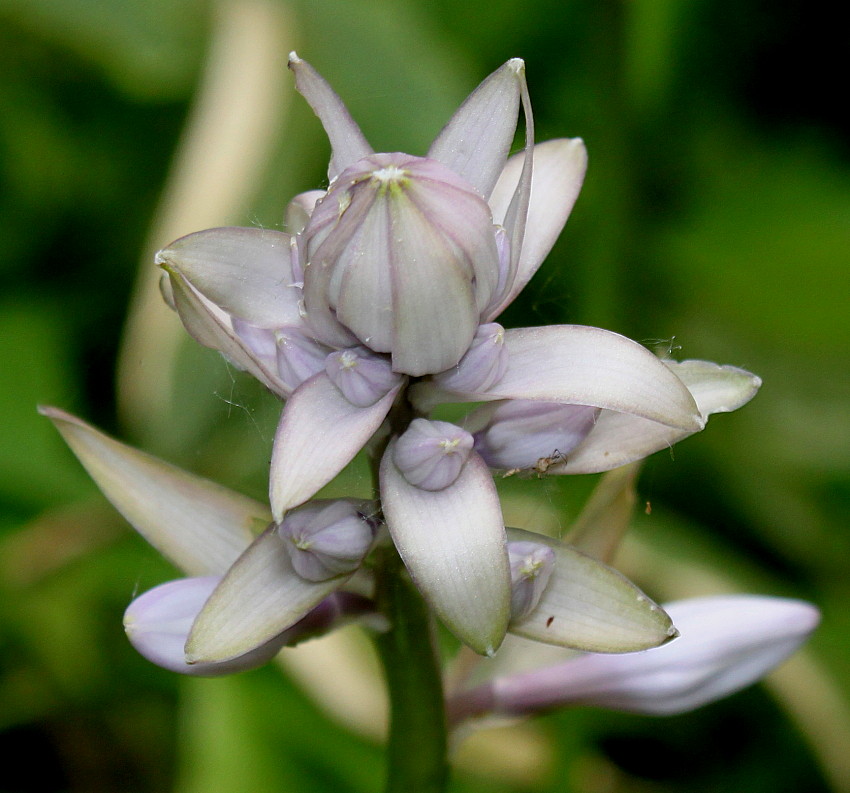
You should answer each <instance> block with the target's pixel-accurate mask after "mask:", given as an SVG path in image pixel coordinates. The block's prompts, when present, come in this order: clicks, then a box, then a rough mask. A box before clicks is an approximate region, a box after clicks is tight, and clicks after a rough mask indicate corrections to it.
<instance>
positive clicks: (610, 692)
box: [461, 595, 820, 716]
mask: <svg viewBox="0 0 850 793" xmlns="http://www.w3.org/2000/svg"><path fill="white" fill-rule="evenodd" d="M664 609H665V610H666V611H667V612H668V614H669V615H670V617H671V618H672V619H673V621H674V622H675V624H676V626H677V628H678V629H679V632H680V634H681V635H680V636H679V638H677V639H674V640H673V641H671V642H669V643H668V644H665V645H662V646H661V647H656V648H654V649H651V650H644V651H641V652H637V653H624V654H622V655H598V654H587V655H581V656H578V657H576V658H573V659H571V660H568V661H564V662H563V663H560V664H556V665H554V666H548V667H544V668H542V669H537V670H535V671H531V672H525V673H521V674H516V675H509V676H505V677H500V678H496V679H495V680H493V681H492V682H491V683H490V684H489V687H488V689H489V690H488V692H486V693H487V696H486V697H482V693H483V692H469V700H470V702H472V701H473V700H478V699H480V700H481V701H486V700H488V699H489V702H488V703H487V708H488V709H489V710H493V711H494V712H500V713H513V714H519V713H531V712H534V711H537V710H541V709H548V708H551V707H553V706H556V705H569V704H573V705H577V704H583V705H595V706H597V707H603V708H610V709H612V710H621V711H627V712H631V713H644V714H650V715H657V716H661V715H672V714H676V713H686V712H688V711H691V710H694V709H695V708H698V707H701V706H702V705H705V704H707V703H709V702H713V701H714V700H717V699H720V698H722V697H725V696H728V695H729V694H732V693H733V692H735V691H739V690H740V689H742V688H745V687H746V686H749V685H750V684H752V683H754V682H756V681H757V680H758V679H759V678H761V677H763V676H764V675H766V674H767V673H768V672H770V671H771V670H772V669H773V668H774V667H776V666H778V665H779V664H780V663H782V661H784V660H785V659H786V658H787V657H788V656H789V655H791V653H793V652H794V651H795V650H796V649H797V648H798V647H799V646H800V645H801V644H802V643H803V642H804V641H805V640H806V639H807V638H808V636H809V634H810V633H811V632H812V631H813V630H814V629H815V627H816V626H817V624H818V621H819V619H820V615H819V613H818V610H817V609H816V608H815V607H814V606H812V605H810V604H809V603H804V602H802V601H798V600H786V599H783V598H771V597H759V596H755V595H728V596H718V597H704V598H694V599H691V600H682V601H679V602H677V603H672V604H669V605H665V606H664ZM461 696H462V697H463V696H465V695H461Z"/></svg>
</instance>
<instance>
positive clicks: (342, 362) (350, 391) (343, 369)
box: [325, 347, 401, 408]
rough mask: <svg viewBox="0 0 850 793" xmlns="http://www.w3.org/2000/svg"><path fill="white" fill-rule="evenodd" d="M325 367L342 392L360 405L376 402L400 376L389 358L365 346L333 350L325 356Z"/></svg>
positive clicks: (396, 382) (394, 384)
mask: <svg viewBox="0 0 850 793" xmlns="http://www.w3.org/2000/svg"><path fill="white" fill-rule="evenodd" d="M325 371H326V372H327V373H328V377H330V379H331V381H332V382H333V384H334V385H335V386H336V387H337V388H338V389H339V390H340V391H341V392H342V394H343V396H344V397H345V398H346V399H347V400H348V401H349V402H351V404H352V405H356V406H357V407H361V408H366V407H369V406H370V405H374V404H375V403H376V402H377V401H378V400H379V399H381V398H383V397H385V396H386V395H387V394H388V393H389V391H390V390H391V389H392V388H395V386H397V385H398V384H399V381H400V380H401V375H398V374H396V373H395V372H394V371H393V370H392V368H391V367H390V360H389V358H387V357H386V356H385V355H378V354H377V353H374V352H371V351H370V350H367V349H366V348H365V347H351V348H349V349H347V350H339V351H338V352H332V353H331V354H330V355H328V356H327V358H326V359H325Z"/></svg>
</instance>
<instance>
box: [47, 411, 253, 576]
mask: <svg viewBox="0 0 850 793" xmlns="http://www.w3.org/2000/svg"><path fill="white" fill-rule="evenodd" d="M39 410H40V412H41V413H42V415H44V416H47V417H48V418H49V419H51V420H52V421H53V423H54V424H55V425H56V428H57V429H58V430H59V432H60V433H62V437H63V438H64V439H65V441H66V442H67V443H68V445H69V446H70V447H71V451H73V452H74V454H76V455H77V457H78V458H79V460H80V462H81V463H82V464H83V466H84V467H85V469H86V470H87V471H88V472H89V474H90V475H91V477H92V479H94V481H95V482H96V483H97V485H98V487H99V488H100V489H101V490H102V491H103V494H104V495H105V496H106V497H107V498H108V499H109V500H110V501H111V502H112V504H113V505H114V506H115V508H116V509H117V510H118V511H119V512H120V513H121V514H122V515H123V516H124V517H125V518H126V519H127V521H128V522H129V523H130V524H131V525H132V526H133V528H135V529H136V531H138V532H139V533H140V534H141V535H142V536H143V537H144V538H145V539H146V540H147V541H148V542H149V543H150V544H151V545H153V546H154V548H156V549H157V550H158V551H159V552H160V553H162V555H163V556H165V557H166V558H167V559H168V560H169V561H171V562H173V563H174V564H175V565H177V566H178V567H179V568H181V569H182V570H184V571H186V572H187V573H189V575H209V574H221V573H223V572H224V571H225V570H227V568H228V567H229V566H230V565H231V564H232V563H233V562H234V561H235V560H236V559H237V558H238V556H239V554H241V553H242V551H243V550H245V548H246V547H247V546H248V544H249V543H250V542H251V540H252V539H253V535H252V533H251V529H252V528H253V527H254V526H255V525H256V524H257V523H258V522H259V523H260V524H265V523H267V522H268V519H269V513H268V507H266V506H265V505H263V504H260V503H259V502H256V501H254V500H253V499H250V498H247V497H246V496H243V495H241V494H239V493H235V492H233V491H232V490H228V489H227V488H225V487H222V486H221V485H217V484H215V483H214V482H210V481H209V480H207V479H202V478H201V477H199V476H195V475H193V474H190V473H187V472H186V471H181V470H180V469H179V468H176V467H174V466H172V465H170V464H169V463H166V462H163V461H162V460H158V459H157V458H156V457H152V456H151V455H149V454H146V453H145V452H141V451H139V450H138V449H133V448H132V447H130V446H125V445H124V444H123V443H119V442H118V441H116V440H113V439H112V438H109V437H107V436H106V435H104V434H103V433H101V432H98V431H97V430H96V429H94V428H93V427H91V426H89V425H88V424H86V423H85V422H83V421H81V420H80V419H78V418H75V417H74V416H72V415H70V414H69V413H65V412H64V411H62V410H59V409H58V408H53V407H42V408H39Z"/></svg>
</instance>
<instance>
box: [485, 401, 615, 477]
mask: <svg viewBox="0 0 850 793" xmlns="http://www.w3.org/2000/svg"><path fill="white" fill-rule="evenodd" d="M481 410H482V411H484V410H486V411H491V412H490V419H489V421H488V422H487V425H486V426H485V427H484V429H482V430H480V431H479V432H477V433H476V434H475V450H476V451H477V452H478V453H479V454H480V455H481V456H482V457H483V458H484V461H485V462H486V463H487V465H489V466H490V467H491V468H507V469H514V468H518V469H523V468H531V469H533V468H535V467H536V466H538V464H539V463H540V461H541V460H547V461H550V460H551V461H552V462H557V460H558V459H559V458H563V457H565V456H566V455H567V454H569V453H570V452H571V451H572V450H573V449H575V448H576V446H578V445H579V444H580V443H581V442H582V441H583V440H584V439H585V438H586V437H587V434H588V433H589V432H590V431H591V430H592V429H593V425H594V423H595V422H596V417H597V416H598V415H599V409H598V408H594V407H588V406H586V405H559V404H555V403H552V402H533V401H529V400H520V399H514V400H511V401H509V402H507V401H506V402H503V403H501V404H500V405H498V406H497V407H495V408H492V407H490V406H485V407H484V408H481ZM543 472H544V473H545V471H543Z"/></svg>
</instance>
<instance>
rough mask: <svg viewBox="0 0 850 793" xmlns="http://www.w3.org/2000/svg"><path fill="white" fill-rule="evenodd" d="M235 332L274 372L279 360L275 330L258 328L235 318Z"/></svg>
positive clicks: (232, 320)
mask: <svg viewBox="0 0 850 793" xmlns="http://www.w3.org/2000/svg"><path fill="white" fill-rule="evenodd" d="M231 323H232V325H233V330H234V331H236V335H237V336H238V337H239V338H240V339H242V341H243V342H244V343H245V346H246V347H247V348H248V351H249V352H251V353H253V354H254V355H255V356H256V357H257V358H259V359H260V360H261V361H262V362H263V363H264V364H265V365H266V366H267V367H268V368H269V369H271V370H274V368H275V366H276V359H277V348H276V342H275V335H274V331H273V330H269V329H268V328H258V327H257V326H256V325H252V324H251V323H250V322H245V320H243V319H239V318H238V317H233V318H232V319H231Z"/></svg>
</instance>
